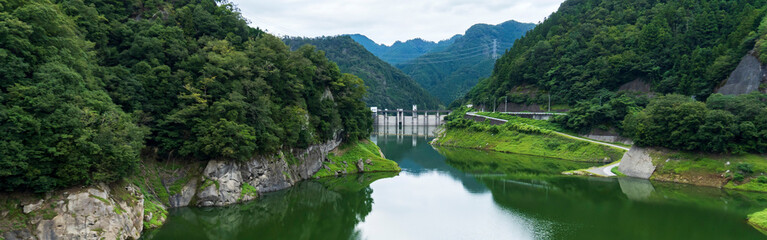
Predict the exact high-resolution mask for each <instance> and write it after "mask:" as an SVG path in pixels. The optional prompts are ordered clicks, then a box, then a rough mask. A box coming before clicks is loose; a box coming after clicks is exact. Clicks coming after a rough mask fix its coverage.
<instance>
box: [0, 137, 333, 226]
mask: <svg viewBox="0 0 767 240" xmlns="http://www.w3.org/2000/svg"><path fill="white" fill-rule="evenodd" d="M340 143H341V141H340V139H336V140H331V141H328V142H325V143H322V144H317V145H312V146H309V147H308V148H306V149H291V150H285V151H282V152H280V153H278V154H275V155H272V156H259V157H256V158H253V159H251V160H249V161H245V162H233V161H219V160H211V161H208V162H207V163H202V164H200V163H174V162H172V161H165V162H157V161H153V160H146V161H144V162H143V166H141V170H140V171H139V173H138V174H137V175H136V176H134V177H132V178H130V179H127V180H126V181H123V182H122V183H115V184H111V185H106V184H98V185H95V186H92V187H86V188H73V189H68V190H66V191H58V192H54V193H48V194H45V196H40V195H35V194H28V193H15V194H8V195H5V196H0V204H2V206H1V207H0V220H2V221H0V239H6V240H10V239H138V238H139V237H140V236H141V232H142V231H143V230H144V229H145V228H155V227H159V226H160V225H162V223H163V222H164V220H165V215H166V214H167V209H168V208H176V207H184V206H189V205H193V206H203V207H207V206H225V205H229V204H234V203H240V202H245V201H250V200H253V199H255V198H256V197H257V196H258V195H259V194H261V193H264V192H270V191H276V190H280V189H285V188H288V187H290V186H293V185H294V184H296V183H297V182H299V181H301V180H305V179H309V178H311V177H312V175H314V173H316V172H317V171H318V170H319V169H320V168H321V167H322V165H323V162H324V161H326V160H327V155H328V153H329V152H330V151H331V150H333V149H335V148H336V147H338V146H339V145H340Z"/></svg>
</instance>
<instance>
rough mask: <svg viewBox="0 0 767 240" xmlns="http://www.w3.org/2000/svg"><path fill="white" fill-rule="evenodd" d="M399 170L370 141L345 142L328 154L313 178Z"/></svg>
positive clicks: (395, 164) (394, 163) (397, 166)
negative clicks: (326, 159)
mask: <svg viewBox="0 0 767 240" xmlns="http://www.w3.org/2000/svg"><path fill="white" fill-rule="evenodd" d="M360 166H362V168H360ZM400 170H401V169H400V167H399V165H397V163H396V162H394V161H392V160H389V159H386V158H384V156H383V154H382V153H381V149H380V148H378V146H377V145H376V144H375V143H373V142H370V140H360V141H356V142H347V143H345V144H343V145H341V146H339V147H338V148H337V149H335V150H334V151H332V152H331V153H330V154H328V161H327V162H324V163H323V166H322V168H320V170H319V171H317V173H315V174H314V177H315V178H322V177H330V176H338V175H342V174H351V173H362V172H399V171H400Z"/></svg>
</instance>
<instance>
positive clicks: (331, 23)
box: [232, 0, 564, 44]
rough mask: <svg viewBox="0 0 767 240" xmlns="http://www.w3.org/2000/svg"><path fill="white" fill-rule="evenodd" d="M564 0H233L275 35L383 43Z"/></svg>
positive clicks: (442, 34) (531, 16) (539, 11)
mask: <svg viewBox="0 0 767 240" xmlns="http://www.w3.org/2000/svg"><path fill="white" fill-rule="evenodd" d="M563 1H564V0H280V1H274V0H232V2H234V3H235V4H236V5H237V6H238V7H239V8H240V9H241V10H242V15H243V16H244V17H245V18H247V19H248V20H250V21H251V25H252V26H254V27H260V28H262V29H266V30H267V31H268V32H270V33H273V34H277V35H289V36H306V37H315V36H333V35H339V34H353V33H360V34H364V35H366V36H368V37H370V38H371V39H373V40H375V41H376V42H379V43H384V44H392V43H394V42H395V41H397V40H408V39H413V38H423V39H426V40H431V41H438V40H442V39H447V38H450V37H452V36H453V35H455V34H462V33H463V32H464V31H465V30H466V29H468V28H469V27H471V26H472V25H474V24H477V23H489V24H498V23H502V22H505V21H508V20H517V21H520V22H534V23H537V22H539V21H542V20H543V19H544V18H545V17H547V16H549V15H550V14H551V13H552V12H554V11H556V10H557V8H559V5H560V4H561V3H562V2H563Z"/></svg>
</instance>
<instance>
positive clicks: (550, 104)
mask: <svg viewBox="0 0 767 240" xmlns="http://www.w3.org/2000/svg"><path fill="white" fill-rule="evenodd" d="M549 112H551V92H549Z"/></svg>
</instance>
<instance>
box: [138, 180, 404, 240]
mask: <svg viewBox="0 0 767 240" xmlns="http://www.w3.org/2000/svg"><path fill="white" fill-rule="evenodd" d="M394 175H396V173H376V174H362V175H350V176H345V177H340V178H331V179H320V180H317V181H305V182H301V183H299V184H297V185H296V186H294V187H292V188H289V189H286V190H283V191H279V192H275V193H270V194H266V195H265V196H262V197H261V198H259V199H257V200H255V201H252V202H249V203H245V204H238V205H233V206H229V207H222V208H205V209H199V208H183V209H178V210H176V212H174V213H173V214H172V215H173V216H172V217H171V218H170V219H169V221H168V222H167V225H166V226H164V227H163V228H162V229H160V230H158V231H157V232H155V233H154V234H153V236H149V237H148V239H356V238H359V233H358V232H356V230H355V226H356V225H357V224H358V223H359V222H361V221H364V219H365V217H366V216H367V215H368V214H369V213H370V212H371V211H372V205H373V199H372V197H371V194H372V192H373V191H372V190H371V189H370V188H369V187H368V185H369V184H370V183H372V182H373V181H375V180H377V179H381V178H385V177H392V176H394Z"/></svg>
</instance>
